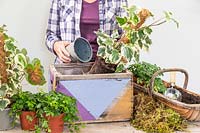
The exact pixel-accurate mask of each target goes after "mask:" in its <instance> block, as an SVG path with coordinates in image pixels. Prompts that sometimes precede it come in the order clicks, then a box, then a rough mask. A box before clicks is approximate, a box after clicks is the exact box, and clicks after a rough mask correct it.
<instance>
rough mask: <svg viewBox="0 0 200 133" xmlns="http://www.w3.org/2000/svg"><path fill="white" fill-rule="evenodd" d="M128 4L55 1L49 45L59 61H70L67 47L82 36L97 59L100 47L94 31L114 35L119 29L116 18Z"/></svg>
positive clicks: (118, 1) (112, 0)
mask: <svg viewBox="0 0 200 133" xmlns="http://www.w3.org/2000/svg"><path fill="white" fill-rule="evenodd" d="M127 4H128V2H127V0H52V5H51V9H50V17H49V21H48V28H47V32H46V45H47V47H48V49H49V50H50V51H51V52H53V53H54V54H55V55H56V56H57V57H58V58H57V59H56V62H57V63H59V62H63V63H69V62H71V59H70V55H69V53H68V51H67V50H66V49H65V47H66V46H68V45H70V43H72V42H73V41H74V40H75V39H76V38H77V37H80V36H81V37H84V38H86V39H87V40H88V41H89V42H90V44H91V46H92V49H93V55H94V56H93V60H94V59H95V57H96V52H97V49H98V44H97V41H96V38H97V37H96V35H95V33H94V31H97V30H98V29H101V30H103V31H104V32H105V33H107V34H108V35H111V33H112V31H113V30H114V29H116V28H118V26H117V23H116V21H115V17H116V16H124V15H126V12H125V11H124V9H123V6H127Z"/></svg>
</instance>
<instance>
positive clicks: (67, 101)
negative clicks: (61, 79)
mask: <svg viewBox="0 0 200 133" xmlns="http://www.w3.org/2000/svg"><path fill="white" fill-rule="evenodd" d="M12 102H13V104H12V106H11V113H10V115H14V116H15V117H14V118H15V121H16V119H17V118H18V117H19V115H20V114H21V113H22V111H34V112H36V115H37V117H38V118H39V123H40V124H39V125H36V132H37V133H40V132H41V131H42V130H43V129H44V130H46V131H48V132H50V131H51V130H50V128H49V127H48V119H46V117H47V116H58V115H60V114H62V113H64V119H63V120H64V122H66V123H67V127H68V129H69V131H70V132H79V130H80V126H82V124H75V122H76V121H78V120H79V117H78V110H77V105H76V99H74V98H72V97H70V96H66V95H64V94H62V93H59V92H55V91H50V92H49V93H45V92H42V91H41V92H39V93H34V94H33V93H31V92H28V91H24V92H23V91H20V92H19V93H17V94H15V95H13V96H12ZM27 119H28V120H32V119H33V118H32V117H30V116H27ZM15 121H14V122H15Z"/></svg>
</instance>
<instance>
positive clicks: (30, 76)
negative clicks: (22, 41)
mask: <svg viewBox="0 0 200 133" xmlns="http://www.w3.org/2000/svg"><path fill="white" fill-rule="evenodd" d="M5 27H6V26H5V25H3V26H1V27H0V70H1V71H0V123H2V124H0V130H7V129H10V128H12V127H13V126H12V124H11V123H12V120H10V119H11V118H12V117H9V112H10V106H11V104H12V101H11V97H12V96H13V95H14V94H16V93H18V92H19V91H20V90H22V81H23V80H24V79H26V80H27V81H28V83H30V84H31V85H43V84H44V83H45V82H46V81H45V78H44V75H43V68H42V66H41V63H40V60H39V59H37V58H35V59H33V60H32V61H31V60H30V59H29V57H28V55H27V51H26V49H19V48H18V47H17V45H16V41H15V39H14V38H12V37H10V36H8V35H7V33H6V29H5Z"/></svg>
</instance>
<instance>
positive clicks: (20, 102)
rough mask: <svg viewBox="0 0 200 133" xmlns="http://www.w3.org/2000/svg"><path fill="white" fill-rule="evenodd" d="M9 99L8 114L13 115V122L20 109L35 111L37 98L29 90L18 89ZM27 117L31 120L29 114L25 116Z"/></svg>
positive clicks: (20, 111)
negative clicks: (10, 102)
mask: <svg viewBox="0 0 200 133" xmlns="http://www.w3.org/2000/svg"><path fill="white" fill-rule="evenodd" d="M11 100H12V105H11V112H10V115H12V116H14V124H15V122H16V119H17V118H18V117H19V116H20V114H21V113H22V111H33V112H36V107H37V104H38V99H37V97H36V95H35V94H33V93H31V92H29V91H19V92H18V93H16V94H14V95H13V96H12V97H11ZM27 119H28V120H31V119H33V118H32V117H31V116H27Z"/></svg>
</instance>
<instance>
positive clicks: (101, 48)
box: [97, 46, 106, 58]
mask: <svg viewBox="0 0 200 133" xmlns="http://www.w3.org/2000/svg"><path fill="white" fill-rule="evenodd" d="M97 55H98V56H101V57H102V58H104V57H105V55H106V47H105V46H99V48H98V51H97Z"/></svg>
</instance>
